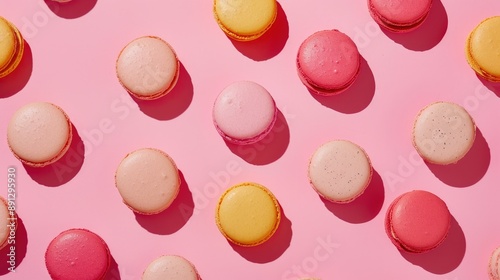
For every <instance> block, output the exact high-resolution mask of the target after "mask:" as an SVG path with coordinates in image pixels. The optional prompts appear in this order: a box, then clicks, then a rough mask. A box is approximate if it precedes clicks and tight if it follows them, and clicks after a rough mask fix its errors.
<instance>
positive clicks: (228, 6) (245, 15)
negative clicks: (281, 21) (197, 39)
mask: <svg viewBox="0 0 500 280" xmlns="http://www.w3.org/2000/svg"><path fill="white" fill-rule="evenodd" d="M213 13H214V16H215V19H216V21H217V24H218V25H219V27H220V28H221V29H222V31H224V33H225V34H226V35H227V36H228V37H229V38H232V39H234V40H237V41H251V40H255V39H257V38H259V37H260V36H262V35H263V34H264V33H265V32H266V31H267V30H268V29H269V28H271V26H272V25H273V23H274V21H275V20H276V16H277V14H278V4H277V2H276V0H252V1H242V0H214V7H213Z"/></svg>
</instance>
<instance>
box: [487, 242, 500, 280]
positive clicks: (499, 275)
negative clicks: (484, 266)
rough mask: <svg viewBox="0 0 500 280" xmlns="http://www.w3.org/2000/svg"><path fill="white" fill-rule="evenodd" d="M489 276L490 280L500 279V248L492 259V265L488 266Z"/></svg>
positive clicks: (493, 254) (492, 255) (495, 251)
mask: <svg viewBox="0 0 500 280" xmlns="http://www.w3.org/2000/svg"><path fill="white" fill-rule="evenodd" d="M488 275H489V276H490V280H499V279H500V247H499V248H496V249H495V250H494V251H493V253H492V254H491V257H490V263H489V264H488Z"/></svg>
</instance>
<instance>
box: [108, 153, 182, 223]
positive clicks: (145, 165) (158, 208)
mask: <svg viewBox="0 0 500 280" xmlns="http://www.w3.org/2000/svg"><path fill="white" fill-rule="evenodd" d="M115 184H116V187H117V189H118V192H119V193H120V195H121V196H122V198H123V202H124V203H125V204H126V205H127V206H128V207H129V208H131V209H132V210H133V211H134V212H137V213H139V214H144V215H150V214H157V213H159V212H162V211H163V210H165V209H167V208H168V207H169V206H170V204H172V202H173V201H174V199H175V198H176V197H177V194H178V193H179V189H180V185H181V179H180V174H179V170H178V169H177V166H176V165H175V162H174V160H173V159H172V158H171V157H170V156H169V155H167V154H166V153H165V152H163V151H161V150H158V149H153V148H143V149H139V150H136V151H133V152H131V153H129V154H128V155H127V156H125V158H124V159H123V160H122V161H121V162H120V165H119V166H118V168H117V170H116V173H115Z"/></svg>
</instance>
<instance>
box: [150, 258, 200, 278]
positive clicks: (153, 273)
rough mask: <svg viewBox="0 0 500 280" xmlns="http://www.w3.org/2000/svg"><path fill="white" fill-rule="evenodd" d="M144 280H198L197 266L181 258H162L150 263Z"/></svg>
mask: <svg viewBox="0 0 500 280" xmlns="http://www.w3.org/2000/svg"><path fill="white" fill-rule="evenodd" d="M141 279H142V280H164V279H169V280H198V279H200V276H199V275H198V271H197V270H196V268H195V266H194V265H193V264H192V263H191V262H189V261H188V260H186V259H185V258H183V257H181V256H176V255H166V256H161V257H159V258H157V259H155V260H154V261H152V262H151V263H149V265H148V267H147V268H146V270H144V272H143V274H142V278H141Z"/></svg>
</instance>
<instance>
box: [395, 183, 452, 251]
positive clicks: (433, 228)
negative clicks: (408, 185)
mask: <svg viewBox="0 0 500 280" xmlns="http://www.w3.org/2000/svg"><path fill="white" fill-rule="evenodd" d="M450 225H451V214H450V212H449V210H448V207H447V206H446V203H445V202H444V201H443V200H442V199H441V198H439V197H438V196H436V195H435V194H432V193H430V192H428V191H423V190H415V191H411V192H407V193H405V194H402V195H400V196H399V197H397V198H396V199H395V200H394V201H393V202H392V204H391V205H390V206H389V209H388V210H387V215H386V218H385V229H386V232H387V235H388V236H389V239H390V240H391V241H392V243H393V244H394V245H396V247H397V248H398V249H400V250H403V251H406V252H410V253H423V252H427V251H430V250H432V249H434V248H436V247H437V246H439V245H440V244H441V243H442V242H443V241H444V240H445V238H446V236H447V235H448V231H449V229H450Z"/></svg>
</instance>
